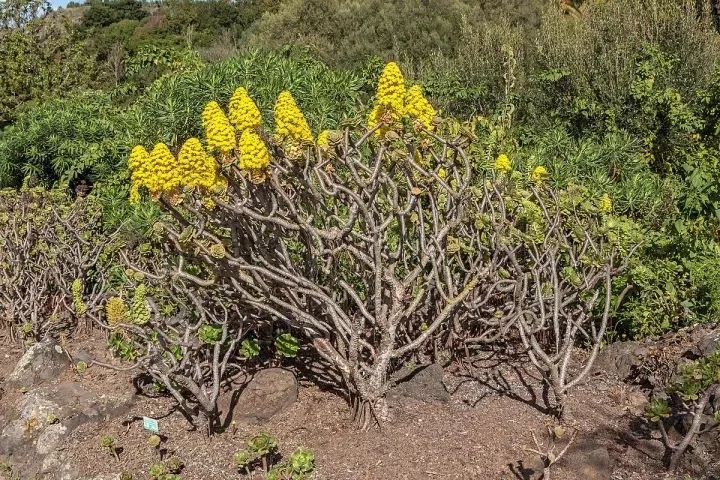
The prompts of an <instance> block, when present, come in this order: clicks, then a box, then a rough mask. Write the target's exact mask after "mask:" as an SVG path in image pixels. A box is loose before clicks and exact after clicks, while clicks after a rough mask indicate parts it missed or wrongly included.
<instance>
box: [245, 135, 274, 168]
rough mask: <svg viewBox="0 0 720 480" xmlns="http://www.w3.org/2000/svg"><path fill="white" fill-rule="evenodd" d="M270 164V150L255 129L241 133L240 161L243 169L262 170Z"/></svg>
mask: <svg viewBox="0 0 720 480" xmlns="http://www.w3.org/2000/svg"><path fill="white" fill-rule="evenodd" d="M268 165H270V152H268V149H267V147H266V146H265V142H263V141H262V138H260V135H258V134H257V133H256V132H255V131H253V130H250V129H247V130H245V131H243V132H242V135H240V161H239V163H238V166H239V167H240V169H242V170H261V169H263V168H265V167H267V166H268Z"/></svg>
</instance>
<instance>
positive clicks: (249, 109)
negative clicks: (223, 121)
mask: <svg viewBox="0 0 720 480" xmlns="http://www.w3.org/2000/svg"><path fill="white" fill-rule="evenodd" d="M228 118H229V119H230V122H231V123H232V124H233V125H235V128H236V129H237V131H238V132H240V133H242V132H243V131H244V130H247V129H248V128H258V127H259V126H260V123H261V122H262V116H261V115H260V110H259V109H258V107H257V105H256V104H255V102H254V101H253V99H252V98H250V95H248V92H247V90H245V89H244V88H243V87H239V88H238V89H236V90H235V93H233V96H232V97H231V98H230V103H228Z"/></svg>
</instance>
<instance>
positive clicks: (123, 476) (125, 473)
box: [120, 472, 133, 480]
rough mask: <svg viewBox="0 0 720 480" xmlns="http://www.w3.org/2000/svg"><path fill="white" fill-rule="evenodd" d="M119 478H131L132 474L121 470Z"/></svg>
mask: <svg viewBox="0 0 720 480" xmlns="http://www.w3.org/2000/svg"><path fill="white" fill-rule="evenodd" d="M120 480H133V474H132V473H130V472H122V473H121V474H120Z"/></svg>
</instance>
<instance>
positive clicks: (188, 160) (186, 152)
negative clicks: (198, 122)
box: [177, 138, 217, 188]
mask: <svg viewBox="0 0 720 480" xmlns="http://www.w3.org/2000/svg"><path fill="white" fill-rule="evenodd" d="M216 165H217V164H216V163H215V159H214V158H213V157H212V156H211V155H208V153H207V152H206V151H205V149H204V148H203V146H202V144H201V143H200V140H198V139H197V138H189V139H188V140H187V141H186V142H185V143H184V144H183V146H182V148H180V152H179V153H178V161H177V170H178V171H177V175H178V176H179V177H180V182H181V185H185V186H188V187H195V186H197V187H202V188H210V187H212V186H213V185H215V182H216V179H217V166H216Z"/></svg>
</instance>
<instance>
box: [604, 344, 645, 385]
mask: <svg viewBox="0 0 720 480" xmlns="http://www.w3.org/2000/svg"><path fill="white" fill-rule="evenodd" d="M647 352H648V347H647V346H645V345H642V344H640V343H638V342H616V343H612V344H610V345H608V346H607V347H605V348H604V349H602V350H601V351H600V353H598V356H597V358H596V359H595V364H594V365H593V368H592V371H593V373H594V374H606V375H610V376H614V377H617V378H619V379H620V380H625V379H627V378H628V377H630V376H631V375H632V373H633V371H634V369H635V368H636V367H638V366H640V365H641V364H642V358H643V356H645V355H646V354H647Z"/></svg>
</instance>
